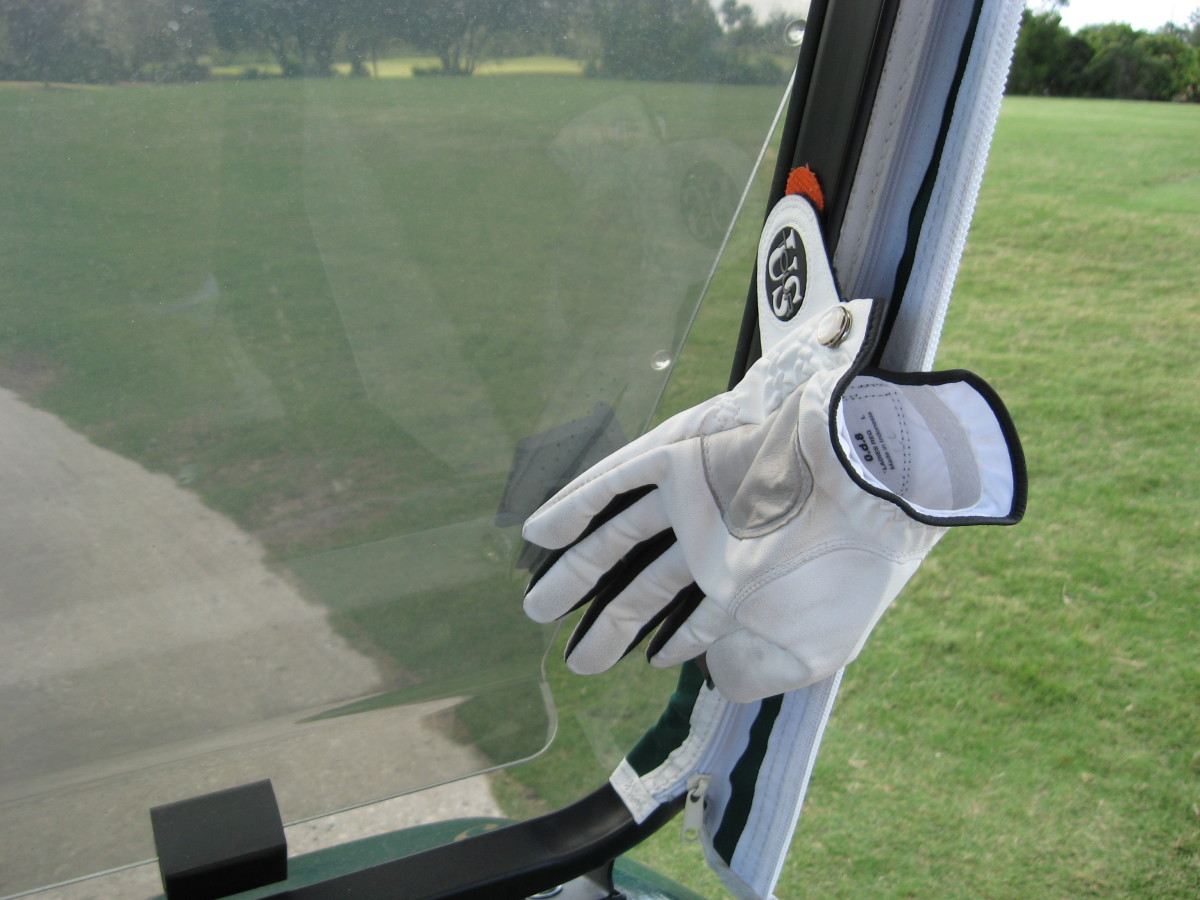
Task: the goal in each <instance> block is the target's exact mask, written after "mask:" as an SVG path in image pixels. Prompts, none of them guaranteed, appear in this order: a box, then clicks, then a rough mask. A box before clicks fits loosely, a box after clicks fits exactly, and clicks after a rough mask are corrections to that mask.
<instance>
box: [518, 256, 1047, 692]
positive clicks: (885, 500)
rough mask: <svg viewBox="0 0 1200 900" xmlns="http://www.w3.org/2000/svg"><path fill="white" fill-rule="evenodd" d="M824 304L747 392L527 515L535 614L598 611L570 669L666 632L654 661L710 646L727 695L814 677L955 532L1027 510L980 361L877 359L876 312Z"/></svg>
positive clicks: (644, 443) (614, 656) (741, 389)
mask: <svg viewBox="0 0 1200 900" xmlns="http://www.w3.org/2000/svg"><path fill="white" fill-rule="evenodd" d="M822 252H823V251H822ZM808 253H809V268H810V269H811V268H813V259H812V257H813V249H812V248H811V247H809V248H808ZM818 268H820V267H818ZM831 283H832V282H831ZM823 307H824V311H823V313H822V314H820V315H807V316H806V317H801V318H800V320H799V322H798V323H791V324H792V325H795V327H792V328H790V330H789V331H788V332H787V333H786V335H785V336H783V338H782V339H781V340H779V342H778V343H776V344H775V345H774V346H772V347H771V349H770V350H768V352H767V353H766V355H764V356H763V357H762V358H761V359H759V360H758V362H756V363H755V364H754V365H753V366H752V367H751V368H750V370H749V371H748V372H747V374H746V376H745V378H744V379H743V380H742V381H741V382H740V383H739V384H738V385H737V387H735V388H734V389H732V390H730V391H728V392H726V393H724V394H721V395H719V396H717V397H714V398H712V399H711V400H708V401H705V402H704V403H701V404H699V405H698V406H695V407H692V408H691V409H689V410H685V411H684V412H682V413H680V414H679V415H677V416H674V417H673V418H671V419H669V420H667V421H666V422H664V423H663V424H662V425H660V426H659V427H658V428H655V429H654V430H653V431H651V432H649V433H648V434H646V435H643V436H642V437H641V438H639V439H638V440H636V441H634V442H632V443H631V444H629V445H628V446H626V447H624V448H622V449H621V450H619V451H617V452H616V453H614V454H612V455H611V456H609V457H607V458H606V459H604V460H602V461H601V462H600V463H598V464H597V465H595V466H593V467H592V468H591V469H589V470H588V471H586V472H584V473H583V474H582V475H580V476H579V477H578V478H576V479H575V480H574V481H572V482H571V483H570V484H568V485H567V486H566V487H565V488H563V490H561V491H559V492H558V493H557V494H556V495H555V496H554V497H552V498H551V499H550V500H549V501H547V502H546V503H545V504H544V505H543V506H542V507H541V508H540V509H539V510H537V511H536V512H535V513H534V514H533V515H532V516H531V517H530V518H529V519H528V520H527V521H526V523H525V526H524V536H525V538H526V539H527V540H529V541H530V542H531V543H534V544H537V545H539V546H541V547H545V548H549V549H553V550H556V551H558V552H556V553H553V554H552V555H551V556H550V557H549V558H548V559H547V560H546V562H545V564H543V565H542V566H541V567H540V568H539V570H538V571H537V572H536V573H535V576H534V579H533V582H532V583H531V585H530V588H529V590H528V593H527V594H526V598H525V611H526V613H527V614H528V615H529V616H530V617H531V618H533V619H535V620H536V621H539V622H549V621H553V620H555V619H559V618H561V617H563V616H565V615H567V614H568V613H570V612H571V611H572V610H575V609H577V608H579V607H580V606H583V605H585V604H587V606H588V608H587V610H586V611H585V614H584V616H583V618H582V620H581V621H580V623H579V625H578V627H577V628H576V630H575V633H574V634H573V635H572V637H571V639H570V642H569V644H568V647H567V653H566V657H567V664H568V666H569V667H570V668H571V669H572V671H575V672H577V673H580V674H592V673H596V672H600V671H603V670H605V669H607V668H609V667H610V666H612V665H613V664H614V663H616V662H617V661H618V660H619V659H620V658H621V657H622V656H624V655H625V654H626V653H627V652H629V650H631V649H632V648H633V647H634V646H636V645H637V644H638V643H639V642H640V641H641V640H642V639H643V638H644V637H645V636H646V635H648V634H649V633H650V632H652V631H654V630H655V629H657V633H656V634H655V636H654V638H653V639H652V640H651V641H650V644H649V646H648V650H647V654H648V656H649V658H650V661H651V662H652V663H653V664H654V665H658V666H670V665H674V664H677V663H680V662H683V661H685V660H688V659H693V658H695V657H697V656H699V655H701V654H705V659H706V662H707V669H708V672H709V675H710V677H711V679H712V682H713V684H714V686H715V687H716V688H717V690H719V691H720V692H721V693H722V694H723V695H724V696H725V697H727V698H728V699H730V700H734V701H739V702H745V701H751V700H757V699H761V698H763V697H767V696H770V695H773V694H778V693H782V692H784V691H789V690H793V689H796V688H800V687H803V686H805V685H807V684H811V683H813V682H815V681H818V680H820V679H822V678H825V677H827V676H829V675H832V674H833V673H835V672H836V671H837V670H838V669H840V668H841V667H843V666H844V665H846V664H847V663H848V662H850V661H851V660H853V659H854V658H855V657H856V656H857V655H858V652H859V650H860V649H861V648H862V646H863V643H864V642H865V641H866V638H867V636H868V634H869V633H870V631H871V628H872V627H873V626H874V625H875V622H876V621H877V620H878V619H879V617H880V616H881V615H882V613H883V611H884V610H885V609H886V608H887V606H888V604H889V603H890V602H891V601H892V599H893V598H894V597H895V596H896V595H897V593H899V591H900V589H901V588H902V587H903V586H904V584H905V583H906V582H907V580H908V579H909V578H910V577H911V576H912V574H913V572H915V571H916V568H917V566H918V565H919V564H920V562H921V560H922V559H923V558H924V557H925V554H926V553H928V552H929V550H930V549H931V548H932V547H933V545H934V544H935V543H936V542H937V540H938V539H939V538H940V537H941V536H942V534H943V533H944V532H945V530H946V528H947V527H948V526H951V525H966V524H985V523H993V524H1011V523H1013V522H1016V521H1018V520H1019V519H1020V517H1021V515H1022V513H1023V509H1024V502H1025V484H1024V466H1023V462H1022V457H1021V451H1020V447H1019V444H1018V441H1017V437H1016V434H1015V430H1014V429H1013V427H1012V425H1011V422H1010V421H1009V418H1008V415H1007V413H1006V412H1005V410H1004V408H1003V406H1002V404H1001V403H1000V401H999V399H998V398H997V397H996V396H995V394H994V393H993V392H992V391H991V389H990V388H989V387H988V386H987V385H986V384H984V383H983V382H982V381H981V380H980V379H979V378H977V377H976V376H974V375H972V374H970V373H968V372H962V371H956V372H944V373H921V374H915V375H898V374H895V373H889V372H883V371H879V370H875V369H871V368H869V367H868V366H867V360H868V359H869V357H870V355H871V351H872V349H873V345H874V343H875V341H876V339H877V335H878V332H879V330H880V324H881V321H882V318H883V309H882V304H881V303H876V302H874V301H870V300H854V301H851V302H849V303H838V302H832V303H830V302H828V301H827V299H826V301H824V302H823Z"/></svg>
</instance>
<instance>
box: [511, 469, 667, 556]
mask: <svg viewBox="0 0 1200 900" xmlns="http://www.w3.org/2000/svg"><path fill="white" fill-rule="evenodd" d="M670 452H671V448H670V447H656V448H654V449H652V450H650V451H648V452H646V453H643V454H641V455H639V456H637V457H636V458H634V459H629V460H626V461H625V462H622V463H620V464H619V465H614V463H613V460H612V458H611V457H610V458H609V459H604V460H601V461H600V462H599V463H597V464H596V465H595V466H593V467H592V468H591V469H588V471H586V472H584V473H583V474H582V475H580V476H579V477H578V478H576V479H575V480H574V481H573V482H571V483H570V484H569V485H567V486H566V487H565V488H563V489H562V490H561V491H559V492H558V493H557V494H555V495H554V496H553V497H551V498H550V499H549V500H547V501H546V502H545V503H544V504H542V506H541V507H540V508H538V509H537V510H535V511H534V512H533V514H532V515H531V516H530V517H529V518H528V519H526V520H525V524H524V525H523V526H522V528H521V534H522V536H523V537H524V538H525V540H527V541H529V542H530V543H531V544H536V545H537V546H539V547H546V548H549V549H557V548H560V547H565V546H567V545H569V544H571V543H572V542H574V541H577V540H579V538H580V537H581V536H582V535H583V534H584V532H586V531H587V529H588V526H589V524H590V523H591V522H592V520H593V519H595V518H596V517H598V516H603V515H604V514H605V513H606V512H607V511H608V508H609V506H610V505H611V504H613V503H614V502H616V501H617V500H618V499H619V498H620V497H621V495H623V494H627V493H629V492H631V491H636V490H637V489H639V488H644V487H645V486H646V485H656V484H659V483H661V481H662V479H663V476H664V475H665V474H666V468H667V463H668V459H669V453H670Z"/></svg>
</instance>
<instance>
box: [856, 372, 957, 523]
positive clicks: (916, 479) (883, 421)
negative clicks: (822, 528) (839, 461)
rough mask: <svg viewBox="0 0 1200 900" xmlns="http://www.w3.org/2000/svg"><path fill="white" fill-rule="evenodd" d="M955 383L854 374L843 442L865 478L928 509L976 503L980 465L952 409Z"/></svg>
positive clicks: (947, 508) (942, 508) (952, 507)
mask: <svg viewBox="0 0 1200 900" xmlns="http://www.w3.org/2000/svg"><path fill="white" fill-rule="evenodd" d="M957 389H958V388H957V387H956V386H955V385H900V384H890V383H888V382H884V381H880V380H878V379H875V378H871V377H867V376H863V377H860V378H856V379H855V380H854V381H853V383H852V384H851V385H850V387H849V388H848V389H847V390H846V393H845V396H844V397H843V401H842V410H841V411H842V427H843V430H842V440H843V441H844V442H848V443H849V444H850V445H851V446H849V447H846V448H845V449H846V450H847V452H848V454H850V455H852V457H853V458H854V460H855V461H856V463H857V467H858V469H859V471H860V472H862V474H863V475H864V476H866V477H867V478H869V479H872V480H874V481H876V482H877V483H879V484H880V485H882V486H883V487H884V488H886V489H887V490H889V491H891V492H893V493H895V494H898V495H900V496H901V497H903V498H904V499H906V500H908V501H910V502H912V503H914V504H917V505H919V506H921V507H923V508H925V509H927V510H935V511H936V510H950V509H963V508H966V507H968V506H971V505H973V504H975V503H976V502H978V500H979V496H980V480H979V469H978V465H977V463H976V462H975V459H974V455H973V454H972V452H971V447H970V442H969V440H968V437H967V434H966V432H965V431H964V429H963V426H962V424H961V422H960V421H959V419H958V417H957V416H956V415H955V414H954V411H953V409H951V408H950V406H948V405H947V403H946V402H944V401H943V399H942V398H941V397H940V394H942V393H944V392H952V391H955V390H957Z"/></svg>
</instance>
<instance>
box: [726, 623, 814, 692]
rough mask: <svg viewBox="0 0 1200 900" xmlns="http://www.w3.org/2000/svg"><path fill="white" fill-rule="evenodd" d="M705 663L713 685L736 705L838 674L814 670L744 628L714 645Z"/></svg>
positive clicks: (776, 645) (777, 646)
mask: <svg viewBox="0 0 1200 900" xmlns="http://www.w3.org/2000/svg"><path fill="white" fill-rule="evenodd" d="M705 661H706V662H707V663H708V672H709V676H710V677H711V678H712V683H713V686H714V687H715V688H716V689H717V690H718V691H719V692H720V693H721V696H723V697H724V698H725V699H726V700H732V701H733V702H734V703H750V702H751V701H754V700H761V699H763V698H764V697H772V696H774V695H775V694H782V693H785V692H787V691H794V690H796V689H797V688H802V687H804V686H805V685H809V684H812V683H813V682H815V681H820V680H821V679H822V678H825V677H827V676H828V675H832V674H833V672H835V671H837V669H836V667H835V668H834V669H833V671H830V672H817V671H814V670H812V669H810V668H809V667H808V666H806V665H805V664H804V663H802V662H801V661H800V660H798V659H797V658H796V657H794V656H793V655H792V654H790V653H789V652H788V651H786V650H784V649H783V648H782V647H780V646H779V645H778V644H773V643H771V642H770V641H768V640H767V639H766V638H763V637H760V636H758V635H756V634H754V633H753V632H751V631H747V630H745V629H739V630H737V631H735V632H733V633H732V634H729V635H727V636H725V637H723V638H721V639H720V640H718V641H716V642H714V643H713V645H712V646H711V647H709V648H708V653H707V654H706V656H705Z"/></svg>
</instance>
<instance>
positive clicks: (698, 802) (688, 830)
mask: <svg viewBox="0 0 1200 900" xmlns="http://www.w3.org/2000/svg"><path fill="white" fill-rule="evenodd" d="M711 780H712V776H711V775H693V776H692V777H691V778H689V779H688V786H687V799H686V800H685V801H684V803H683V833H682V834H681V835H680V839H681V840H682V841H683V842H684V843H685V844H694V843H696V841H698V840H700V829H701V828H702V827H703V826H704V795H705V794H706V793H707V792H708V783H709V782H710V781H711Z"/></svg>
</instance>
